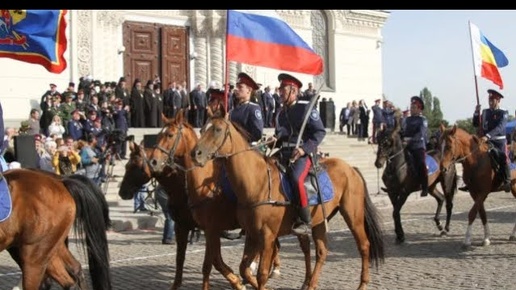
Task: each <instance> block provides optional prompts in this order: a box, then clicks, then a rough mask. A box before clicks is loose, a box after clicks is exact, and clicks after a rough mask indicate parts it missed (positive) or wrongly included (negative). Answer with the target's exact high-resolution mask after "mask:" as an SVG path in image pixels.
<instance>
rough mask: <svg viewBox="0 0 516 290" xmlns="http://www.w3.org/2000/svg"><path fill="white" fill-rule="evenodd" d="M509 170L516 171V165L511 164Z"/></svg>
mask: <svg viewBox="0 0 516 290" xmlns="http://www.w3.org/2000/svg"><path fill="white" fill-rule="evenodd" d="M509 168H511V171H513V170H516V163H512V162H511V163H510V164H509Z"/></svg>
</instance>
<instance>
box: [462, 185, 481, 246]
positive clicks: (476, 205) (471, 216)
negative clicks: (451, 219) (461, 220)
mask: <svg viewBox="0 0 516 290" xmlns="http://www.w3.org/2000/svg"><path fill="white" fill-rule="evenodd" d="M470 190H471V189H470ZM470 195H471V197H472V198H473V200H474V201H475V202H474V203H473V206H472V207H471V209H470V210H469V213H468V228H467V229H466V236H465V237H464V245H463V246H464V247H470V246H471V229H472V227H473V222H474V221H475V219H476V218H477V214H478V211H479V208H480V204H481V203H483V202H484V201H483V200H484V199H483V198H481V197H478V195H475V194H474V193H473V192H471V191H470ZM476 196H477V198H475V197H476Z"/></svg>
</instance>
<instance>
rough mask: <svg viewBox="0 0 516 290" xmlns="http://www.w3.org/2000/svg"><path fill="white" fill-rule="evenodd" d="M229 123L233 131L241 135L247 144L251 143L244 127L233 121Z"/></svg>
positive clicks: (249, 135)
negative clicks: (233, 128)
mask: <svg viewBox="0 0 516 290" xmlns="http://www.w3.org/2000/svg"><path fill="white" fill-rule="evenodd" d="M230 122H231V124H232V125H233V127H235V129H236V130H237V131H238V133H240V134H242V137H244V138H245V139H246V140H247V142H250V141H251V134H250V133H249V132H248V131H247V130H246V129H245V128H244V127H242V126H240V125H239V124H237V123H235V122H233V121H230Z"/></svg>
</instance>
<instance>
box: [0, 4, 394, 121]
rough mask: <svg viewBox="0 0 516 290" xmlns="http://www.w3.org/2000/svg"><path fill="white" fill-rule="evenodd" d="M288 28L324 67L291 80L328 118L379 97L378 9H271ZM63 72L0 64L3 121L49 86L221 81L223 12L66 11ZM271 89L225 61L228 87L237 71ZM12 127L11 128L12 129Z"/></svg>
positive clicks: (264, 76) (263, 76) (270, 73)
mask: <svg viewBox="0 0 516 290" xmlns="http://www.w3.org/2000/svg"><path fill="white" fill-rule="evenodd" d="M277 12H278V14H279V15H280V16H281V17H282V18H283V19H285V20H286V21H287V22H288V23H289V24H290V25H291V26H292V28H293V29H294V30H295V31H296V32H297V33H298V34H299V35H300V36H301V37H302V38H303V39H304V40H305V41H306V42H307V43H308V44H311V45H312V46H313V47H314V49H315V50H316V52H317V53H319V54H321V55H322V56H323V58H324V61H325V71H324V73H323V74H322V75H320V76H315V77H314V76H310V75H304V74H296V73H293V75H295V76H297V77H299V79H300V80H301V81H303V83H304V87H303V88H302V89H303V90H304V89H306V84H307V83H308V82H313V83H314V86H315V87H319V85H320V84H322V88H323V89H322V91H321V96H322V97H325V98H327V99H329V98H332V99H333V100H334V101H335V106H336V114H337V117H338V113H339V112H340V108H341V107H343V106H345V104H346V103H347V102H349V101H351V100H357V101H358V100H360V99H364V100H365V101H366V103H367V104H368V105H369V106H371V105H372V104H373V100H374V99H377V98H381V97H382V49H381V44H382V33H381V32H382V27H383V25H384V23H385V21H386V20H387V18H388V16H389V13H388V12H385V11H379V10H317V11H314V10H278V11H277ZM66 17H67V38H68V48H67V51H66V52H65V58H66V60H67V63H68V66H67V68H66V70H65V71H63V72H62V73H61V74H52V73H48V72H47V71H46V70H45V69H44V68H43V67H41V66H38V65H34V64H29V63H23V62H20V61H16V60H12V59H7V58H1V59H0V66H1V67H3V68H4V69H3V70H1V71H0V78H1V79H2V80H3V81H2V83H3V94H2V97H1V99H0V100H1V101H2V105H3V108H4V119H6V123H8V124H14V125H16V124H19V121H20V120H22V119H26V118H27V117H28V113H29V111H30V109H31V108H33V107H35V108H38V107H39V100H40V97H41V95H43V93H44V92H45V91H46V90H47V89H48V88H49V87H48V84H49V83H50V82H53V83H56V84H57V85H58V90H59V91H63V90H65V89H66V87H67V84H68V82H70V81H74V82H75V83H76V84H77V83H78V80H79V78H80V77H81V76H87V75H91V76H92V77H93V78H94V79H98V80H101V81H102V82H105V81H118V79H119V78H120V77H121V76H126V77H127V78H128V79H129V80H128V84H129V85H131V84H132V80H134V78H137V77H138V78H140V79H142V82H143V83H145V82H146V78H147V77H148V78H150V77H152V76H154V75H159V76H160V77H161V79H162V82H163V84H164V86H166V83H168V81H171V80H176V81H181V79H184V80H186V81H187V83H188V86H189V89H191V88H192V87H193V86H194V85H195V84H197V83H203V84H205V85H207V84H209V83H210V82H212V81H216V82H218V83H219V84H223V83H224V82H225V54H224V51H225V31H226V10H70V11H68V14H67V16H66ZM240 71H244V72H246V73H248V74H250V75H251V76H252V77H253V78H254V79H255V80H256V81H257V82H259V83H262V84H264V85H270V86H271V87H274V86H276V85H277V84H278V81H277V75H278V73H279V71H277V70H273V69H268V68H264V67H256V66H251V65H246V64H241V63H234V62H229V81H230V82H231V83H234V82H235V80H236V75H237V73H238V72H240ZM15 123H16V124H15Z"/></svg>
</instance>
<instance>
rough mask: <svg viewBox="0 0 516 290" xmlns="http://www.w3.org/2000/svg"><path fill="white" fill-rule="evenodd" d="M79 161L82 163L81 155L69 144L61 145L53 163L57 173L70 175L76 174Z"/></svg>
mask: <svg viewBox="0 0 516 290" xmlns="http://www.w3.org/2000/svg"><path fill="white" fill-rule="evenodd" d="M79 163H81V156H79V154H78V153H77V152H76V151H75V150H74V149H73V147H70V146H67V145H63V146H59V148H57V150H56V152H55V153H54V156H53V158H52V165H53V166H54V170H55V173H56V174H57V175H63V176H68V175H72V174H74V173H75V171H77V165H78V164H79Z"/></svg>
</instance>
